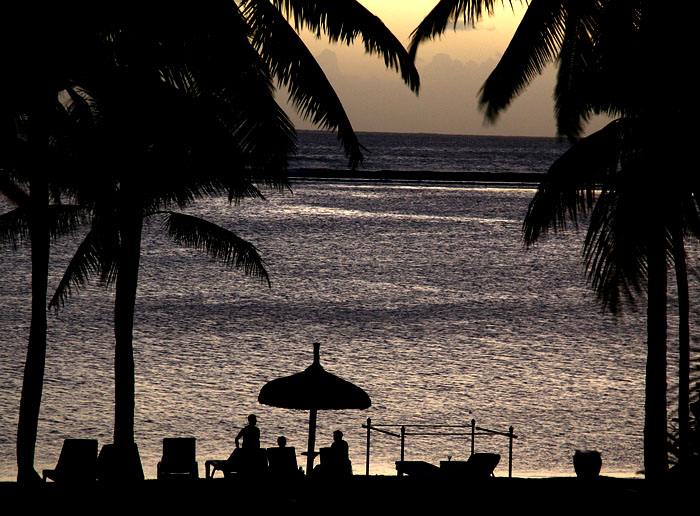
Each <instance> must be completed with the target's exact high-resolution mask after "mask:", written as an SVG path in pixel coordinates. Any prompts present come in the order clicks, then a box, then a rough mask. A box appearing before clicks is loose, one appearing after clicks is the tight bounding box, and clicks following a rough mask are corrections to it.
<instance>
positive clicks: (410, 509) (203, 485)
mask: <svg viewBox="0 0 700 516" xmlns="http://www.w3.org/2000/svg"><path fill="white" fill-rule="evenodd" d="M690 492H691V491H689V490H687V489H685V490H684V487H683V486H674V485H672V484H668V485H667V486H666V487H664V488H662V489H653V488H650V486H649V484H648V483H647V482H646V481H645V480H641V479H621V478H612V477H599V478H597V479H593V480H581V479H578V478H574V477H569V478H563V477H562V478H547V479H524V478H510V479H509V478H490V479H488V480H482V481H467V480H454V481H446V480H429V479H414V478H410V477H402V478H400V477H396V476H370V477H365V476H363V475H356V476H353V477H352V478H350V479H347V480H335V481H333V480H327V481H323V480H315V481H307V479H302V481H300V482H291V483H290V482H271V481H256V480H253V479H248V480H245V479H222V478H217V479H213V480H205V479H199V480H195V481H184V480H179V481H178V480H175V481H157V480H146V481H144V482H141V483H136V484H128V485H124V486H121V485H101V484H98V483H96V484H94V485H90V486H86V485H76V486H63V485H60V484H57V483H47V484H43V485H39V486H36V487H20V486H18V485H17V484H15V483H12V482H5V483H0V496H2V497H3V499H4V500H5V506H6V507H11V506H12V504H11V503H9V501H10V500H13V501H17V502H18V503H19V504H20V506H21V504H23V503H30V504H31V506H32V509H35V510H37V511H38V510H46V511H51V512H57V510H58V512H60V509H61V508H66V509H69V510H71V512H74V513H77V514H82V513H88V512H90V513H95V512H97V513H99V512H100V511H103V510H107V509H110V510H113V509H116V510H127V509H131V510H137V512H138V513H151V514H152V513H157V512H168V511H173V512H175V513H178V514H182V513H185V512H189V511H197V512H221V511H225V512H239V511H254V512H257V513H262V514H269V513H271V512H276V511H278V510H283V511H291V512H293V513H295V514H296V513H309V514H348V513H355V514H357V513H359V512H364V513H370V514H380V513H395V514H398V513H399V511H401V512H403V511H405V512H407V513H409V514H415V513H417V512H428V513H429V514H436V513H438V512H442V511H444V510H449V511H450V512H455V511H456V512H464V513H470V512H472V511H475V510H479V511H483V512H486V513H490V514H505V513H507V512H519V511H521V510H535V511H537V512H538V513H540V514H541V513H542V511H547V512H550V511H551V512H552V513H555V512H556V513H566V514H579V513H586V512H590V513H594V514H609V513H617V514H635V513H640V512H641V511H643V510H644V509H645V507H648V504H650V503H657V502H662V501H663V503H664V504H665V506H666V507H668V506H669V504H673V503H674V499H677V497H678V496H685V497H688V498H689V497H690V495H689V493H690ZM32 512H34V511H32ZM644 512H647V511H644Z"/></svg>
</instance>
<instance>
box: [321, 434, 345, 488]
mask: <svg viewBox="0 0 700 516" xmlns="http://www.w3.org/2000/svg"><path fill="white" fill-rule="evenodd" d="M314 469H318V472H319V473H322V474H323V475H327V476H336V477H338V476H350V475H352V463H351V462H350V458H349V457H348V443H347V441H345V440H344V439H343V432H341V431H340V430H336V431H335V432H333V443H332V444H331V445H330V447H328V448H321V464H320V465H319V466H318V468H314Z"/></svg>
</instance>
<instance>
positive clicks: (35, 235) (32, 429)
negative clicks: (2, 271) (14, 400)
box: [17, 167, 50, 483]
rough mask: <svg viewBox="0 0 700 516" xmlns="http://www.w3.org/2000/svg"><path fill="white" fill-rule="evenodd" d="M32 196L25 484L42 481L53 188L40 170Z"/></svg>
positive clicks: (20, 469)
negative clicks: (39, 453) (38, 453)
mask: <svg viewBox="0 0 700 516" xmlns="http://www.w3.org/2000/svg"><path fill="white" fill-rule="evenodd" d="M29 195H30V201H29V203H30V220H29V237H30V240H31V267H32V280H31V284H32V287H31V288H32V315H31V325H30V328H29V344H28V346H27V360H26V362H25V364H24V378H23V381H22V395H21V398H20V404H19V423H18V425H17V481H18V482H22V483H25V482H30V481H33V480H40V477H39V475H38V473H37V472H36V471H35V470H34V450H35V448H36V437H37V430H38V426H39V412H40V409H41V396H42V392H43V387H44V367H45V363H46V329H47V323H46V292H47V289H48V275H49V249H50V235H49V227H48V220H47V206H48V202H49V188H48V181H47V178H46V173H45V171H44V170H41V169H40V167H37V168H35V170H34V171H33V177H32V180H31V185H30V194H29Z"/></svg>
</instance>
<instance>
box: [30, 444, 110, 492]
mask: <svg viewBox="0 0 700 516" xmlns="http://www.w3.org/2000/svg"><path fill="white" fill-rule="evenodd" d="M42 478H43V479H44V481H46V479H50V480H53V481H54V482H94V481H95V480H97V439H65V440H64V441H63V447H62V448H61V454H60V455H59V457H58V462H57V463H56V469H45V470H44V471H43V472H42Z"/></svg>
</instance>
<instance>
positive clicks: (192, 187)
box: [51, 1, 418, 476]
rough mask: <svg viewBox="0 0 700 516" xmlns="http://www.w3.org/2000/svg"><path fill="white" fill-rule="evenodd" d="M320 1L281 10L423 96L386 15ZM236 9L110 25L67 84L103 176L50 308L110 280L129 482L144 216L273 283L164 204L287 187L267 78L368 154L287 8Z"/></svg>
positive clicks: (223, 238) (249, 259)
mask: <svg viewBox="0 0 700 516" xmlns="http://www.w3.org/2000/svg"><path fill="white" fill-rule="evenodd" d="M318 3H319V4H323V5H322V7H323V8H317V7H318V6H315V7H314V12H313V13H312V12H310V11H308V7H309V5H310V4H308V3H304V2H289V3H287V4H286V6H285V9H286V12H287V14H288V15H291V13H294V16H295V18H297V19H311V20H314V21H313V22H312V25H313V24H314V23H315V24H317V25H318V26H319V27H321V26H323V27H324V29H325V30H328V31H331V32H333V33H334V34H337V35H340V37H342V38H343V39H344V40H345V41H347V42H350V41H352V39H353V38H354V37H356V36H357V35H358V34H363V37H364V38H365V42H366V48H367V49H368V51H380V52H382V53H383V55H384V57H385V60H386V62H387V64H388V65H393V66H395V67H396V68H397V69H400V70H401V71H402V72H403V73H404V75H405V80H406V81H407V82H409V83H410V84H411V86H412V87H413V88H414V89H417V87H418V80H417V73H415V68H414V66H413V64H412V63H411V61H410V59H409V58H408V54H407V53H406V51H405V50H404V49H403V48H402V47H401V46H400V45H399V44H398V42H396V40H395V38H393V36H392V35H391V33H390V32H389V31H388V30H387V29H386V27H384V26H383V24H381V22H379V21H378V19H376V18H375V17H373V16H371V15H369V13H367V11H366V10H364V8H362V7H361V6H359V4H357V3H356V2H351V3H350V4H352V5H354V6H355V8H354V10H350V11H348V13H347V14H348V16H349V17H351V18H352V22H347V21H345V22H344V21H343V20H342V19H341V18H340V17H339V14H340V13H339V12H338V11H337V9H336V7H335V4H333V5H326V4H325V3H323V2H318ZM311 4H314V5H315V4H316V3H313V2H312V3H311ZM232 7H233V8H232ZM280 7H281V6H280ZM240 8H241V10H240V11H239V10H238V7H236V6H235V4H233V3H231V4H230V5H226V4H222V3H219V2H212V3H208V4H206V6H204V7H203V8H201V9H200V10H199V11H198V13H197V14H196V15H195V16H194V17H193V15H192V13H190V12H184V11H183V12H178V11H175V13H172V12H170V13H169V16H173V17H175V19H176V23H172V20H168V22H169V23H168V24H166V25H163V24H162V23H161V24H159V23H158V17H157V16H155V15H153V14H152V13H146V15H145V20H146V22H145V23H144V24H143V25H140V24H139V25H135V24H129V23H126V24H117V25H115V26H109V27H106V28H105V34H106V36H105V37H103V39H102V41H101V42H100V43H101V44H102V45H103V46H104V48H103V49H102V50H101V51H100V52H99V53H97V55H98V56H100V57H102V60H101V61H98V62H97V63H96V65H95V66H94V68H93V70H94V69H97V72H96V73H95V72H93V73H91V74H89V75H87V76H85V77H81V78H80V84H81V89H77V88H76V89H70V90H69V93H70V95H71V97H72V101H73V104H72V113H73V115H74V118H75V119H76V124H75V127H78V128H80V127H81V126H85V127H87V131H84V130H83V131H81V130H78V133H79V134H78V135H74V139H75V141H78V142H81V144H79V145H78V147H79V149H78V151H77V154H78V155H79V156H81V158H82V159H83V161H84V162H85V163H87V165H88V166H89V165H93V166H95V167H99V169H100V170H102V171H103V172H102V174H101V176H100V177H97V178H90V177H86V178H85V179H84V180H83V182H82V184H81V185H80V188H79V189H78V195H79V198H80V199H81V202H82V203H84V204H86V205H88V206H91V207H92V209H93V211H94V221H93V228H92V231H91V232H90V234H89V235H88V237H87V238H86V240H85V241H84V242H83V244H82V245H81V247H80V248H79V250H78V252H77V253H76V255H75V257H74V259H73V260H72V262H71V264H70V265H69V268H68V270H67V271H66V274H65V276H64V279H63V281H62V282H61V284H60V285H59V289H58V291H57V293H56V295H55V296H54V298H53V300H52V302H51V305H52V306H60V304H61V303H62V301H63V299H64V298H65V296H66V295H67V294H69V293H70V290H71V286H73V287H75V286H80V285H81V284H82V283H83V282H84V281H85V280H86V279H87V277H88V276H90V275H92V274H94V273H97V274H99V275H100V277H101V279H102V280H104V281H105V282H106V283H108V284H109V283H112V282H114V283H115V286H116V292H115V338H116V343H117V344H116V350H115V382H116V383H115V390H116V395H115V432H114V441H115V445H116V446H119V447H122V448H123V449H124V450H125V453H120V454H118V457H123V458H124V459H125V460H128V461H130V463H125V464H121V465H117V467H120V468H126V471H125V475H127V476H131V475H133V474H134V473H136V474H138V471H137V470H136V469H134V468H135V467H136V460H134V459H137V457H138V456H137V455H136V457H134V456H133V451H130V452H127V451H126V447H127V446H130V447H131V449H132V450H133V449H134V448H133V446H132V445H133V442H134V439H133V435H134V434H133V426H134V418H133V414H134V369H133V315H134V305H135V300H136V288H137V282H138V266H139V257H140V245H141V232H142V225H143V220H144V219H145V218H147V217H151V216H161V217H164V218H165V224H166V226H167V228H168V230H169V232H170V234H171V236H173V237H174V238H175V239H176V240H177V241H179V242H180V243H185V244H189V245H193V246H195V247H198V248H200V249H204V250H206V251H207V252H209V253H210V254H211V255H214V256H216V257H218V258H222V259H224V261H226V262H227V263H229V264H235V265H238V266H242V267H244V268H245V269H246V271H247V272H251V273H253V274H257V275H259V276H260V277H261V278H263V279H267V276H266V272H265V270H264V267H263V264H262V261H261V260H260V258H259V256H258V255H257V252H256V250H255V248H254V247H252V246H251V245H250V244H248V243H247V242H244V241H242V240H241V239H239V238H237V237H236V236H235V235H234V234H232V233H231V232H227V231H225V230H223V229H222V228H219V227H215V226H213V225H211V224H208V223H206V222H204V221H200V220H198V219H195V218H193V217H188V216H185V215H183V214H179V213H175V212H174V211H172V210H171V209H170V206H176V207H179V208H182V207H185V206H187V205H188V204H189V203H191V202H192V201H193V200H194V199H196V198H200V197H202V196H205V195H215V194H219V193H221V192H222V191H228V193H229V199H230V200H237V199H239V198H241V197H245V196H261V194H260V192H259V190H258V189H257V188H256V187H255V186H254V184H253V183H254V182H263V183H266V184H268V185H271V186H276V187H280V188H282V187H285V186H286V185H287V183H286V177H285V175H284V172H285V171H286V164H287V157H288V156H289V154H290V153H291V152H292V151H293V150H294V133H293V128H292V126H291V124H290V123H289V121H288V119H287V117H286V115H284V113H283V112H282V111H281V109H280V108H279V106H277V104H276V103H275V102H274V99H273V96H272V94H273V91H274V90H273V88H272V85H271V82H270V76H271V75H274V76H277V78H278V80H279V81H280V83H282V84H285V85H287V86H288V87H289V90H290V96H291V98H292V100H293V101H294V102H295V103H296V104H297V106H298V107H299V108H300V109H301V110H302V112H303V113H304V114H306V115H309V116H313V117H314V121H315V122H316V123H318V124H320V125H322V126H324V127H327V128H330V129H337V130H338V136H339V139H340V140H341V141H342V142H343V144H344V147H345V150H346V154H347V155H348V158H349V162H350V165H351V167H355V166H357V165H358V164H359V163H360V161H361V158H362V155H361V146H360V145H359V142H358V141H357V138H356V136H355V135H354V132H353V131H352V127H351V125H350V123H349V121H348V120H347V116H346V115H345V113H344V110H343V108H342V104H340V101H339V100H338V99H337V97H336V96H335V93H334V92H333V89H332V87H331V86H330V84H329V83H328V81H327V80H326V79H325V76H323V74H322V72H321V71H320V68H319V67H318V65H317V63H316V62H315V60H314V59H313V57H312V56H311V55H310V53H308V51H307V50H306V49H305V47H304V46H303V45H302V44H301V40H300V39H299V38H298V36H297V35H296V33H295V32H294V31H293V30H291V27H289V25H288V23H287V22H286V20H285V18H284V17H283V16H282V14H281V12H280V11H279V10H277V9H272V4H270V3H268V2H256V1H250V2H244V3H242V4H241V7H240ZM169 9H170V10H171V11H172V8H169ZM305 9H306V10H305ZM302 11H303V12H302ZM324 12H325V14H324ZM139 14H140V16H141V19H142V20H143V19H144V14H143V13H141V12H140V13H139ZM149 14H150V16H149ZM144 28H146V29H147V30H144ZM271 28H274V29H275V30H271ZM135 85H138V87H139V90H138V91H135V90H134V86H135ZM105 157H108V159H107V160H105ZM84 166H85V165H84Z"/></svg>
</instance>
